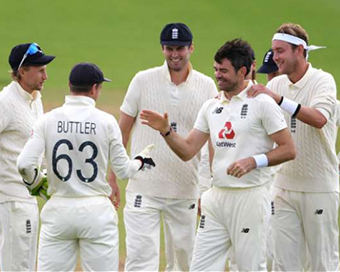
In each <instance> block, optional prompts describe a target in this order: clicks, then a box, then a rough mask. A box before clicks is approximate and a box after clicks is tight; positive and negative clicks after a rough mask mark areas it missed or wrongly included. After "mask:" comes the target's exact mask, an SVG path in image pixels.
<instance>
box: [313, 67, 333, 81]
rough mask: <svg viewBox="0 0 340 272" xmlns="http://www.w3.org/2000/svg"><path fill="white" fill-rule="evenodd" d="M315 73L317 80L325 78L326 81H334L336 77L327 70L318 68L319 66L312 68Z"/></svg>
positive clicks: (314, 76)
mask: <svg viewBox="0 0 340 272" xmlns="http://www.w3.org/2000/svg"><path fill="white" fill-rule="evenodd" d="M311 70H312V72H313V74H312V76H313V78H314V79H316V80H325V81H334V77H333V76H332V75H331V74H330V73H328V72H326V71H323V70H322V69H317V68H314V67H313V68H311Z"/></svg>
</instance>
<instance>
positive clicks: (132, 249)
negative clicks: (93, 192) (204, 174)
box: [124, 192, 197, 271]
mask: <svg viewBox="0 0 340 272" xmlns="http://www.w3.org/2000/svg"><path fill="white" fill-rule="evenodd" d="M162 216H163V222H164V235H165V253H166V260H167V266H166V269H165V270H166V271H188V270H189V266H190V262H191V258H192V251H193V247H194V241H195V232H196V220H197V199H191V200H190V199H189V200H188V199H166V198H159V197H150V196H145V195H139V194H133V193H130V192H126V206H125V208H124V223H125V230H126V251H127V257H126V262H125V271H159V248H160V228H161V217H162Z"/></svg>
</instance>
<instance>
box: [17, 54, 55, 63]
mask: <svg viewBox="0 0 340 272" xmlns="http://www.w3.org/2000/svg"><path fill="white" fill-rule="evenodd" d="M54 59H55V56H47V55H43V56H40V57H39V58H35V59H33V60H28V61H27V63H25V62H24V64H23V66H40V65H46V64H49V63H50V62H51V61H52V60H54Z"/></svg>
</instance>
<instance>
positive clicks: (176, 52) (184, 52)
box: [162, 45, 193, 71]
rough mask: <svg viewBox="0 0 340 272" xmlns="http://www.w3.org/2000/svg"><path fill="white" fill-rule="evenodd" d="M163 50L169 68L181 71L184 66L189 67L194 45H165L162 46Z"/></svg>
mask: <svg viewBox="0 0 340 272" xmlns="http://www.w3.org/2000/svg"><path fill="white" fill-rule="evenodd" d="M162 51H163V54H164V56H165V60H166V62H167V64H168V67H169V69H170V70H173V71H181V70H182V69H183V68H186V67H187V64H188V62H189V59H190V55H191V53H192V52H193V45H190V46H178V45H164V46H163V47H162Z"/></svg>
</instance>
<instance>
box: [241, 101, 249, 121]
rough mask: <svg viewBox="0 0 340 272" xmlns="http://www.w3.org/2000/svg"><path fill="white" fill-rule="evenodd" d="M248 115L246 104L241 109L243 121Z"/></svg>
mask: <svg viewBox="0 0 340 272" xmlns="http://www.w3.org/2000/svg"><path fill="white" fill-rule="evenodd" d="M247 114H248V104H244V105H243V106H242V109H241V119H245V118H246V117H247Z"/></svg>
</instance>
